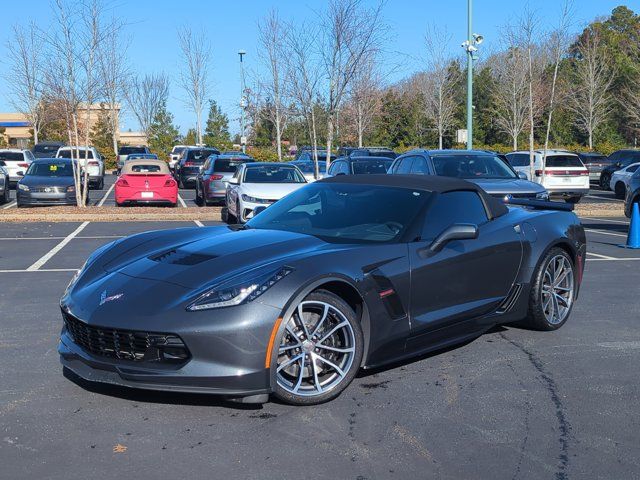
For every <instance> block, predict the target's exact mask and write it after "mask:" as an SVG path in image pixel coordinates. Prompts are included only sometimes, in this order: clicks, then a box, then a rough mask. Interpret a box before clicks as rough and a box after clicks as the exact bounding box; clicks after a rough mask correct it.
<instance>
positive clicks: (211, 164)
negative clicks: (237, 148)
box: [196, 152, 255, 206]
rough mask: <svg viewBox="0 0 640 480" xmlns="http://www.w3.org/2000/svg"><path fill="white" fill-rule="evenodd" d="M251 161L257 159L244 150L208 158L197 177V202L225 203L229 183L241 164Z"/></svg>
mask: <svg viewBox="0 0 640 480" xmlns="http://www.w3.org/2000/svg"><path fill="white" fill-rule="evenodd" d="M249 162H255V160H254V159H253V158H252V157H250V156H249V155H245V154H244V153H242V152H239V153H238V152H233V153H221V154H220V155H211V156H210V157H209V158H207V160H206V161H205V162H204V165H203V166H202V170H201V171H200V173H199V174H198V176H197V177H196V204H198V205H205V206H207V205H212V204H214V203H222V204H224V200H225V197H226V195H227V183H228V182H229V180H230V179H231V177H232V176H233V174H234V173H235V171H236V169H237V168H238V166H239V165H242V164H243V163H249Z"/></svg>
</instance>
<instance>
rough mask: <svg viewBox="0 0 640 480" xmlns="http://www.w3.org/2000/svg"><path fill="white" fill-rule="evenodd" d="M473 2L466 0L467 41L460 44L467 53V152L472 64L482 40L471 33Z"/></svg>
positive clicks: (470, 137)
mask: <svg viewBox="0 0 640 480" xmlns="http://www.w3.org/2000/svg"><path fill="white" fill-rule="evenodd" d="M472 13H473V0H467V39H466V40H465V41H464V42H462V48H464V49H465V51H466V52H467V150H472V149H473V62H474V60H477V58H478V57H477V56H476V54H475V52H477V51H478V47H477V45H480V44H481V43H482V41H483V40H484V38H483V37H482V35H478V34H476V33H473V28H472Z"/></svg>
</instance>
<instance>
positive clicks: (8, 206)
mask: <svg viewBox="0 0 640 480" xmlns="http://www.w3.org/2000/svg"><path fill="white" fill-rule="evenodd" d="M17 203H18V202H17V201H15V200H14V201H13V202H11V203H10V204H8V205H5V206H4V207H2V209H3V210H9V209H10V208H11V207H15V206H16V205H17Z"/></svg>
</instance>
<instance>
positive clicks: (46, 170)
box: [27, 162, 73, 177]
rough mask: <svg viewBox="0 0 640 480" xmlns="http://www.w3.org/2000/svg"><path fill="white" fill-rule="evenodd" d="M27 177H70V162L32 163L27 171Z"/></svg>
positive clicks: (71, 169)
mask: <svg viewBox="0 0 640 480" xmlns="http://www.w3.org/2000/svg"><path fill="white" fill-rule="evenodd" d="M27 176H38V177H72V176H73V167H72V165H71V162H34V163H32V164H31V165H30V166H29V169H28V170H27Z"/></svg>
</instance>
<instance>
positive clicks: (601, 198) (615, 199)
mask: <svg viewBox="0 0 640 480" xmlns="http://www.w3.org/2000/svg"><path fill="white" fill-rule="evenodd" d="M588 198H597V199H599V200H607V201H608V202H622V203H624V200H620V199H619V198H611V197H601V196H600V195H592V194H589V196H588Z"/></svg>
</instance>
